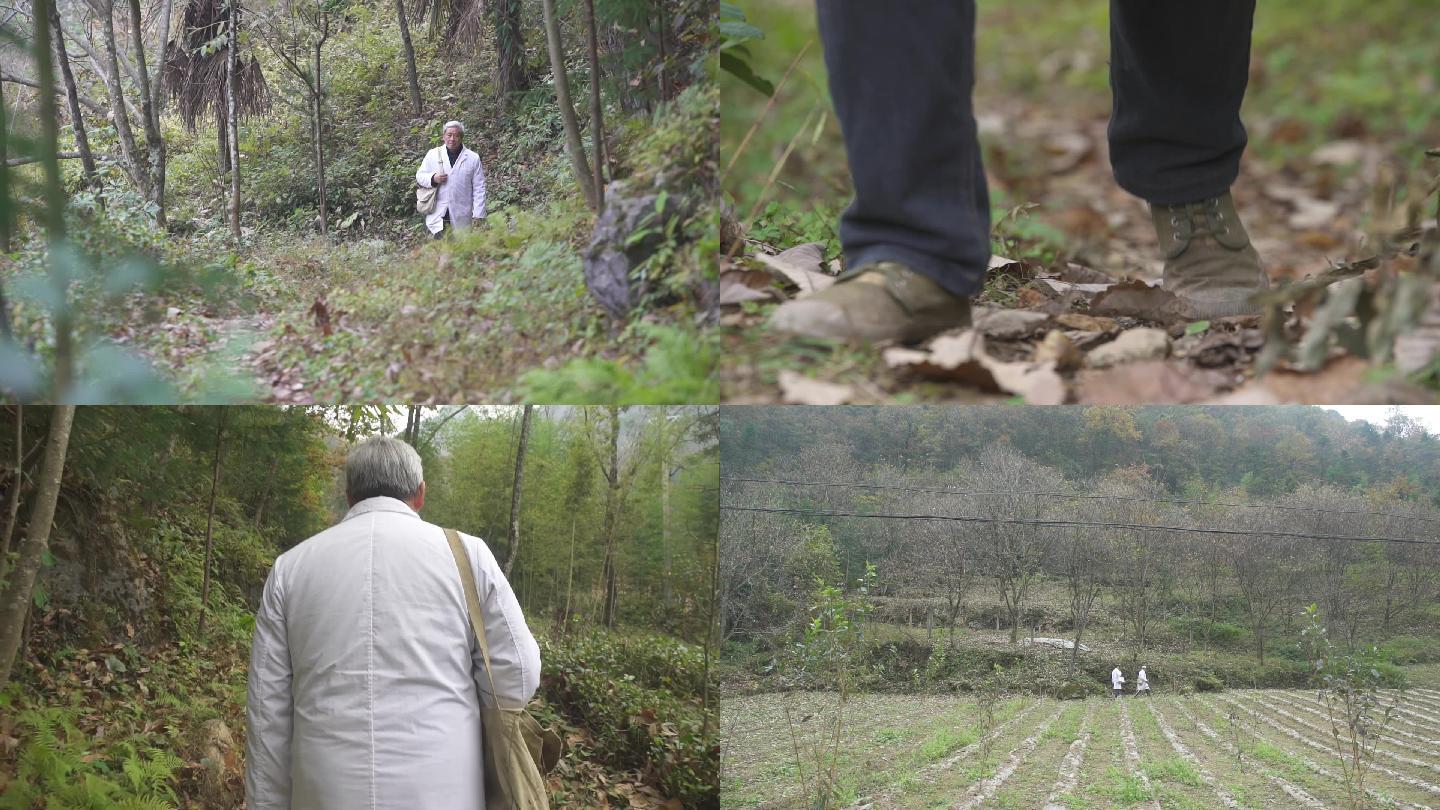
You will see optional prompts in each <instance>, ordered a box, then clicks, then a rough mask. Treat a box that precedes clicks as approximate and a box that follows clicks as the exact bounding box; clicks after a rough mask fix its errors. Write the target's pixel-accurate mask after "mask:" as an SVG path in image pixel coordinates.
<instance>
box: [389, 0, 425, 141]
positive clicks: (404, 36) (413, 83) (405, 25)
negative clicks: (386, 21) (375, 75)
mask: <svg viewBox="0 0 1440 810" xmlns="http://www.w3.org/2000/svg"><path fill="white" fill-rule="evenodd" d="M395 19H396V21H397V22H399V23H400V44H401V46H402V47H404V48H405V77H406V78H407V79H408V80H409V82H410V111H411V113H412V114H413V115H414V116H415V117H416V118H419V117H421V116H422V115H424V108H423V107H421V106H420V79H419V77H418V75H417V74H416V73H415V46H414V44H412V43H411V42H410V21H409V20H408V19H406V17H405V0H395Z"/></svg>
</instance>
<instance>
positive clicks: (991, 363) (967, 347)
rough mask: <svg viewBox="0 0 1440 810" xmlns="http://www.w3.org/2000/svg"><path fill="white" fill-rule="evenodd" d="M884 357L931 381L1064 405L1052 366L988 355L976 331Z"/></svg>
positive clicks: (894, 350) (886, 353)
mask: <svg viewBox="0 0 1440 810" xmlns="http://www.w3.org/2000/svg"><path fill="white" fill-rule="evenodd" d="M881 356H882V357H883V358H884V360H885V363H886V365H888V366H889V367H890V368H892V369H896V370H897V371H899V370H903V371H911V372H914V373H917V374H920V375H921V376H924V377H928V378H930V379H936V380H943V381H946V382H958V383H962V384H964V385H968V386H970V387H973V388H978V389H980V390H982V391H987V392H991V393H1000V392H1008V393H1011V394H1018V395H1019V396H1020V397H1022V398H1023V399H1024V400H1025V402H1026V403H1027V404H1030V405H1060V404H1063V403H1064V402H1065V398H1066V395H1067V392H1066V388H1065V381H1064V380H1063V379H1061V377H1060V375H1059V374H1058V373H1056V371H1055V364H1054V363H1051V362H1045V363H1037V362H1017V363H1006V362H1003V361H1000V360H996V359H995V358H993V357H990V356H989V355H988V354H986V353H985V339H984V337H983V336H982V334H981V333H980V332H979V331H977V330H974V329H967V330H965V331H964V332H961V333H959V334H946V335H941V336H940V337H937V338H935V339H934V340H932V341H930V344H929V348H928V350H920V349H905V348H899V347H894V348H890V349H886V350H885V351H884V352H883V353H882V354H881Z"/></svg>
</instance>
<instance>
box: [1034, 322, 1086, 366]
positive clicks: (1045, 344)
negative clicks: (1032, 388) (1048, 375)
mask: <svg viewBox="0 0 1440 810" xmlns="http://www.w3.org/2000/svg"><path fill="white" fill-rule="evenodd" d="M1031 359H1032V360H1034V361H1035V362H1036V363H1053V364H1054V365H1055V368H1056V369H1057V370H1059V371H1069V370H1071V369H1077V368H1079V367H1080V364H1081V363H1083V362H1084V361H1085V355H1083V354H1081V352H1080V350H1079V349H1078V348H1076V346H1075V344H1074V343H1072V342H1071V341H1070V338H1068V337H1066V336H1065V333H1064V332H1062V331H1060V330H1059V329H1051V330H1050V331H1049V332H1047V333H1046V334H1045V338H1044V339H1043V340H1041V341H1040V343H1039V344H1037V345H1036V346H1035V355H1034V357H1032V358H1031Z"/></svg>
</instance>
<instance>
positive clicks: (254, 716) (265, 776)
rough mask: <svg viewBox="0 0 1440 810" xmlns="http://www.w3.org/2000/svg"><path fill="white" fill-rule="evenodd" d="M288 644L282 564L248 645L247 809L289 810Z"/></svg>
mask: <svg viewBox="0 0 1440 810" xmlns="http://www.w3.org/2000/svg"><path fill="white" fill-rule="evenodd" d="M290 674H291V673H290V647H289V640H288V638H287V636H286V631H285V600H284V595H283V593H282V590H281V582H280V567H279V565H278V561H277V565H276V567H275V568H273V569H271V571H270V576H269V577H268V578H267V579H266V580H265V595H264V596H263V597H262V598H261V600H260V609H259V610H258V611H256V613H255V636H254V639H253V640H252V642H251V646H250V685H249V690H248V693H247V699H246V702H245V717H246V725H247V726H248V727H249V730H248V731H247V732H246V743H247V746H246V747H247V749H248V753H247V756H246V765H245V796H246V799H247V806H248V807H249V809H250V810H290V736H291V731H292V728H293V725H294V719H293V711H294V702H293V695H292V693H291V691H290Z"/></svg>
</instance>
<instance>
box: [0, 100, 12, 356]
mask: <svg viewBox="0 0 1440 810" xmlns="http://www.w3.org/2000/svg"><path fill="white" fill-rule="evenodd" d="M9 112H10V107H9V103H8V102H6V101H5V83H4V82H0V200H5V201H6V204H5V205H3V206H0V253H9V252H10V240H11V238H12V234H11V233H10V223H12V222H14V221H15V217H14V214H12V213H11V210H10V204H9V200H10V197H11V194H10V122H9V120H8V119H9V117H10V116H9V114H8V113H9ZM0 328H3V329H4V332H3V334H4V336H5V338H6V339H7V340H8V339H9V338H10V304H9V302H7V301H6V300H5V293H4V289H3V288H0Z"/></svg>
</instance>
